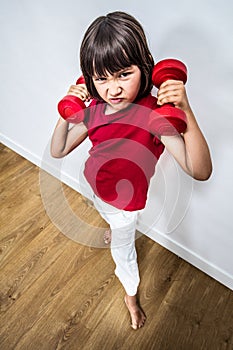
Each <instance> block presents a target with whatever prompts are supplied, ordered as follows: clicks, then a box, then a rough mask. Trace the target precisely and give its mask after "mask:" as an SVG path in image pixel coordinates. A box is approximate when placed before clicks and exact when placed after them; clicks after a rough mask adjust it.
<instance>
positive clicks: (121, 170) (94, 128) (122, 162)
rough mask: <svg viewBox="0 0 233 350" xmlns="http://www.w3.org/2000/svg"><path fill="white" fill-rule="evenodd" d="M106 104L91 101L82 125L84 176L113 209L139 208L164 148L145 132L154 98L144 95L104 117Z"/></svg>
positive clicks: (153, 107) (155, 103) (96, 192)
mask: <svg viewBox="0 0 233 350" xmlns="http://www.w3.org/2000/svg"><path fill="white" fill-rule="evenodd" d="M105 107H106V103H104V102H99V101H96V100H93V101H92V102H91V104H90V106H89V107H88V108H86V110H85V113H86V114H85V120H84V123H85V125H86V127H87V129H88V136H89V138H90V140H91V142H92V148H91V149H90V151H89V154H90V156H89V158H88V159H87V161H86V163H85V169H84V175H85V177H86V179H87V181H88V182H89V184H90V185H91V187H92V189H93V191H94V193H95V194H96V195H97V196H98V197H99V198H101V199H102V200H103V201H105V202H107V203H109V204H111V205H113V206H114V207H116V208H119V209H123V210H127V211H134V210H139V209H143V208H144V207H145V204H146V200H147V192H148V187H149V183H150V179H151V177H152V176H153V174H154V172H155V166H156V163H157V161H158V159H159V157H160V155H161V154H162V153H163V150H164V146H163V144H162V143H161V142H160V140H159V139H158V138H157V137H155V136H154V135H152V134H151V133H150V132H149V130H148V121H149V115H150V113H151V110H152V109H155V108H156V107H157V99H156V98H155V97H153V96H151V95H148V96H146V97H144V98H142V99H141V100H139V101H138V102H137V103H136V104H132V105H131V106H130V107H128V108H126V109H124V110H121V111H119V112H116V113H113V114H110V115H106V114H105Z"/></svg>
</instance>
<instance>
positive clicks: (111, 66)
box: [92, 41, 135, 76]
mask: <svg viewBox="0 0 233 350" xmlns="http://www.w3.org/2000/svg"><path fill="white" fill-rule="evenodd" d="M126 50H127V48H124V47H123V46H122V45H121V43H120V42H119V41H112V42H111V43H109V42H108V44H104V42H102V43H101V44H100V45H99V46H98V48H97V49H95V52H93V57H92V65H93V72H92V73H93V74H92V75H97V76H106V75H108V74H114V73H116V72H118V71H120V70H122V69H125V68H126V67H130V66H131V65H132V64H134V63H135V62H134V60H133V59H132V58H131V57H130V56H129V55H127V53H126Z"/></svg>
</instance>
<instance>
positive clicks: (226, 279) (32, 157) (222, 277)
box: [0, 134, 233, 289]
mask: <svg viewBox="0 0 233 350" xmlns="http://www.w3.org/2000/svg"><path fill="white" fill-rule="evenodd" d="M0 141H1V142H2V143H3V144H4V145H6V146H7V147H9V148H10V149H12V150H13V151H15V152H16V153H18V154H20V155H21V156H23V157H24V158H26V159H27V160H29V161H30V162H32V163H33V164H35V165H36V166H38V167H41V164H42V159H40V157H38V156H37V155H36V154H34V153H32V152H30V151H29V150H27V149H25V148H24V147H22V146H21V145H19V144H17V143H15V142H14V141H13V140H10V139H9V138H8V137H6V136H4V135H2V134H0ZM44 168H45V169H44V170H46V171H48V172H50V173H51V174H52V175H54V176H56V169H55V168H54V171H53V166H51V165H49V164H44ZM62 181H63V182H64V183H66V184H67V185H68V186H70V187H71V188H73V189H76V190H77V189H78V188H80V186H79V183H78V179H74V178H72V177H71V176H70V175H69V174H65V173H62ZM138 230H139V231H140V232H142V233H144V234H145V235H146V236H148V237H149V238H151V239H152V240H154V241H155V242H156V243H158V244H160V245H161V246H163V247H164V248H166V249H168V250H169V251H171V252H173V253H174V254H176V255H178V256H179V257H181V258H182V259H184V260H185V261H187V262H188V263H190V264H191V265H193V266H195V267H197V268H198V269H199V270H201V271H203V272H204V273H206V274H207V275H209V276H210V277H212V278H214V279H215V280H217V281H218V282H220V283H222V284H223V285H225V286H226V287H228V288H230V289H233V276H231V275H229V274H228V273H227V272H226V271H224V270H222V269H221V268H219V267H218V266H216V265H214V264H213V263H211V261H208V260H205V259H204V258H203V257H201V256H199V255H197V254H196V253H195V252H194V251H191V250H190V249H187V248H186V247H185V246H183V245H182V244H180V243H179V242H177V241H174V240H172V239H171V237H170V236H167V235H166V234H164V233H162V232H158V231H157V232H155V231H153V230H152V229H151V228H150V229H149V227H147V225H146V224H145V223H144V222H140V221H139V223H138Z"/></svg>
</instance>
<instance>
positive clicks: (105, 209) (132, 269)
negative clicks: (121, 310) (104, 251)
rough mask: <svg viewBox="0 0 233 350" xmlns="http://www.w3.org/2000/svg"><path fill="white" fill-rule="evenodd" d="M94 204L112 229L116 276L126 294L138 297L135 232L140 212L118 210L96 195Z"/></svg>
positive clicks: (112, 248)
mask: <svg viewBox="0 0 233 350" xmlns="http://www.w3.org/2000/svg"><path fill="white" fill-rule="evenodd" d="M93 202H94V205H95V207H96V209H97V210H98V212H99V213H100V215H101V216H102V217H103V218H104V220H105V221H106V222H107V223H108V224H109V225H110V228H111V232H112V240H111V254H112V258H113V260H114V262H115V264H116V269H115V274H116V276H117V277H118V278H119V280H120V282H121V283H122V285H123V287H124V289H125V291H126V293H127V294H128V295H130V296H133V295H136V294H137V289H138V285H139V282H140V278H139V271H138V264H137V253H136V249H135V231H136V222H137V216H138V212H139V211H133V212H130V211H125V210H120V209H117V208H115V207H113V206H111V205H109V204H107V203H105V202H103V201H102V200H101V199H100V198H99V197H97V196H96V195H93Z"/></svg>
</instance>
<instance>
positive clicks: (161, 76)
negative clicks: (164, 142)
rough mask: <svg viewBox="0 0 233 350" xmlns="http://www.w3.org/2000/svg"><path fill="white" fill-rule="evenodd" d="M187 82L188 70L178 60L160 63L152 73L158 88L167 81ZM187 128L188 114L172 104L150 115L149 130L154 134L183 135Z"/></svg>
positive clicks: (166, 104)
mask: <svg viewBox="0 0 233 350" xmlns="http://www.w3.org/2000/svg"><path fill="white" fill-rule="evenodd" d="M170 79H171V80H181V81H183V83H184V84H185V83H186V81H187V68H186V66H185V64H184V63H183V62H181V61H179V60H177V59H173V58H168V59H164V60H162V61H160V62H158V63H157V64H156V65H155V66H154V69H153V72H152V82H153V84H154V85H155V86H156V87H157V88H160V85H161V84H162V83H163V82H165V81H167V80H170ZM186 127H187V120H186V114H185V113H184V111H182V110H181V109H179V108H175V107H174V105H173V104H172V103H165V104H164V105H162V106H161V107H158V108H156V109H155V110H154V112H152V113H151V115H150V121H149V129H150V131H151V132H152V133H153V134H158V135H168V136H171V135H175V134H177V133H183V132H184V131H185V130H186Z"/></svg>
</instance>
